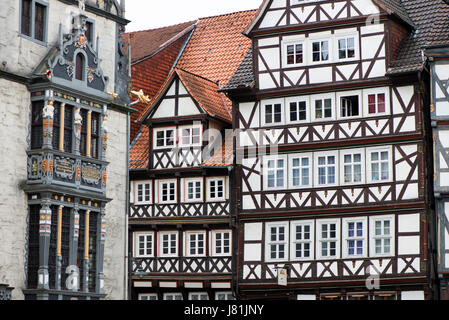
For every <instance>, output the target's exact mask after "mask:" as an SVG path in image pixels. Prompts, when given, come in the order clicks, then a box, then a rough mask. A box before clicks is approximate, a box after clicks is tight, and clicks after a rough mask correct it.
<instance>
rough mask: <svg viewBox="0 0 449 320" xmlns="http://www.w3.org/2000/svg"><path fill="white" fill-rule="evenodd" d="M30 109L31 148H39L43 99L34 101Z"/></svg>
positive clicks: (41, 140)
mask: <svg viewBox="0 0 449 320" xmlns="http://www.w3.org/2000/svg"><path fill="white" fill-rule="evenodd" d="M32 104H33V106H32V111H31V117H32V119H31V149H40V148H41V147H42V143H43V137H44V136H43V118H42V110H43V109H44V102H43V101H34V102H33V103H32Z"/></svg>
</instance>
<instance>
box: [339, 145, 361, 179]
mask: <svg viewBox="0 0 449 320" xmlns="http://www.w3.org/2000/svg"><path fill="white" fill-rule="evenodd" d="M340 163H341V175H342V178H341V179H342V181H343V184H353V183H354V184H355V183H364V182H365V170H364V168H365V150H364V149H356V150H350V151H344V150H343V151H340Z"/></svg>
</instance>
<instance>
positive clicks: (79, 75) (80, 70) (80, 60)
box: [75, 53, 84, 81]
mask: <svg viewBox="0 0 449 320" xmlns="http://www.w3.org/2000/svg"><path fill="white" fill-rule="evenodd" d="M75 79H76V80H80V81H83V80H84V56H83V54H82V53H78V54H77V55H76V62H75Z"/></svg>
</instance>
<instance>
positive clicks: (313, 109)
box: [310, 92, 336, 122]
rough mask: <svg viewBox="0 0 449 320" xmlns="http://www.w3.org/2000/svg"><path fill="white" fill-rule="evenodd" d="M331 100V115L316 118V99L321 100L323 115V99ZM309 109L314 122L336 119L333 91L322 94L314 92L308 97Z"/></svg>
mask: <svg viewBox="0 0 449 320" xmlns="http://www.w3.org/2000/svg"><path fill="white" fill-rule="evenodd" d="M327 99H330V100H331V112H332V115H331V116H330V117H328V118H324V117H323V118H317V112H316V107H315V105H316V101H318V100H321V101H322V102H323V116H324V100H327ZM310 110H311V114H312V121H314V122H325V121H333V120H336V111H335V92H333V93H324V94H315V95H312V96H311V98H310Z"/></svg>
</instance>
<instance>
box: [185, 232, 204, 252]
mask: <svg viewBox="0 0 449 320" xmlns="http://www.w3.org/2000/svg"><path fill="white" fill-rule="evenodd" d="M205 255H206V233H205V232H203V231H201V232H187V233H186V256H187V257H203V256H205Z"/></svg>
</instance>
